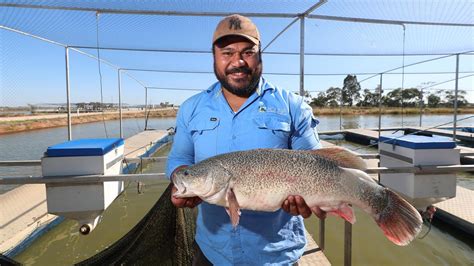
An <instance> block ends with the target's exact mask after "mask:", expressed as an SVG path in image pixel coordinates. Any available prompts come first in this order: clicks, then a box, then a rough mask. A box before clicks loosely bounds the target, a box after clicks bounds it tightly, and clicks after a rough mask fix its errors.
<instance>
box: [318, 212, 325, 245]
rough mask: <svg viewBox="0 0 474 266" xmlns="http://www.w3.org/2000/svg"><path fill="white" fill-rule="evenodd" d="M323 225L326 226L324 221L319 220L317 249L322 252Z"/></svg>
mask: <svg viewBox="0 0 474 266" xmlns="http://www.w3.org/2000/svg"><path fill="white" fill-rule="evenodd" d="M325 225H326V219H321V218H320V219H319V243H318V245H319V248H320V249H321V250H324V240H325V237H326V236H325V234H326V233H325V230H326V229H325Z"/></svg>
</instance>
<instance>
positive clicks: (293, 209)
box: [288, 196, 299, 215]
mask: <svg viewBox="0 0 474 266" xmlns="http://www.w3.org/2000/svg"><path fill="white" fill-rule="evenodd" d="M288 204H289V205H290V214H292V215H298V214H299V213H298V207H296V202H295V198H294V197H293V196H289V197H288Z"/></svg>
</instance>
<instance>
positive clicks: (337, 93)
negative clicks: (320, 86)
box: [326, 87, 341, 107]
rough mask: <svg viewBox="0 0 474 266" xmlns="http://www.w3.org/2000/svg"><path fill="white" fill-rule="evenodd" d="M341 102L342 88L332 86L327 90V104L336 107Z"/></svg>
mask: <svg viewBox="0 0 474 266" xmlns="http://www.w3.org/2000/svg"><path fill="white" fill-rule="evenodd" d="M340 103H341V88H337V87H336V88H334V87H330V88H329V89H327V90H326V105H329V106H331V107H336V106H338V105H339V104H340Z"/></svg>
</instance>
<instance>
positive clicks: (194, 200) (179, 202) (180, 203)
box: [171, 185, 202, 208]
mask: <svg viewBox="0 0 474 266" xmlns="http://www.w3.org/2000/svg"><path fill="white" fill-rule="evenodd" d="M177 190H178V189H177V188H176V187H175V186H174V185H173V188H172V189H171V202H172V203H173V205H174V206H176V208H184V207H187V208H194V207H196V206H197V205H198V204H199V203H201V202H202V199H201V198H199V197H190V198H176V197H175V196H173V194H174V193H175V192H176V191H177Z"/></svg>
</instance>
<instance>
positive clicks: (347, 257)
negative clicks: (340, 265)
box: [344, 221, 352, 266]
mask: <svg viewBox="0 0 474 266" xmlns="http://www.w3.org/2000/svg"><path fill="white" fill-rule="evenodd" d="M351 265H352V224H351V223H349V222H348V221H344V266H351Z"/></svg>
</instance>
